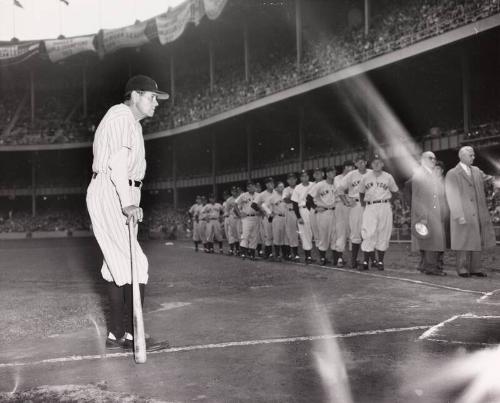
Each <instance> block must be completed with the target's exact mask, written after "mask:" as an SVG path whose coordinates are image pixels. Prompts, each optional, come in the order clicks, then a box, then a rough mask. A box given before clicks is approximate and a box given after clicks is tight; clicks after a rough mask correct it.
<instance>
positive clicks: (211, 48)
mask: <svg viewBox="0 0 500 403" xmlns="http://www.w3.org/2000/svg"><path fill="white" fill-rule="evenodd" d="M208 69H209V74H210V92H212V91H213V90H214V81H215V72H214V45H213V42H212V40H211V39H210V41H209V42H208Z"/></svg>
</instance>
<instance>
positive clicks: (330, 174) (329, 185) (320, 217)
mask: <svg viewBox="0 0 500 403" xmlns="http://www.w3.org/2000/svg"><path fill="white" fill-rule="evenodd" d="M335 172H336V171H335V167H331V168H327V170H326V180H324V181H321V182H319V183H317V184H316V185H314V187H313V189H312V191H309V194H310V195H311V196H312V197H313V201H314V204H315V205H316V213H315V214H316V218H317V223H318V232H319V237H318V242H317V246H318V250H319V255H320V264H321V265H322V266H325V265H326V264H327V263H329V262H328V261H327V260H326V252H327V251H328V249H332V250H335V208H336V202H337V193H338V191H337V189H336V188H335V183H334V179H335ZM335 258H336V254H335V253H334V261H335Z"/></svg>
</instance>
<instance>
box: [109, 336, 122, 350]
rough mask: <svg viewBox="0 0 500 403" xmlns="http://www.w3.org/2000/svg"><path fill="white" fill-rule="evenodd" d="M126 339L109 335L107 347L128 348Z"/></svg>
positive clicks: (113, 348) (114, 348)
mask: <svg viewBox="0 0 500 403" xmlns="http://www.w3.org/2000/svg"><path fill="white" fill-rule="evenodd" d="M126 341H127V340H125V339H124V338H121V339H118V340H113V339H110V338H109V337H107V338H106V349H108V350H118V349H122V348H126V347H125V344H126Z"/></svg>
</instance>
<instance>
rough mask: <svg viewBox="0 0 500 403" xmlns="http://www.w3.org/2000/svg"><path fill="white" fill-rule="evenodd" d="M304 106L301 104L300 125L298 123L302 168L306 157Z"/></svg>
mask: <svg viewBox="0 0 500 403" xmlns="http://www.w3.org/2000/svg"><path fill="white" fill-rule="evenodd" d="M303 128H304V106H303V105H300V106H299V125H298V131H299V163H300V168H301V169H303V168H304V159H305V152H304V151H305V150H304V148H305V141H304V129H303Z"/></svg>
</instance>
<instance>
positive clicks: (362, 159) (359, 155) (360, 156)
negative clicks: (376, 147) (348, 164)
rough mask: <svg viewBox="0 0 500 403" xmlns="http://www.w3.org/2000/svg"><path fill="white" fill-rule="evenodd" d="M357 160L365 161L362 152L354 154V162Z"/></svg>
mask: <svg viewBox="0 0 500 403" xmlns="http://www.w3.org/2000/svg"><path fill="white" fill-rule="evenodd" d="M357 161H366V157H365V155H364V154H358V155H356V157H355V158H354V162H357Z"/></svg>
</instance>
